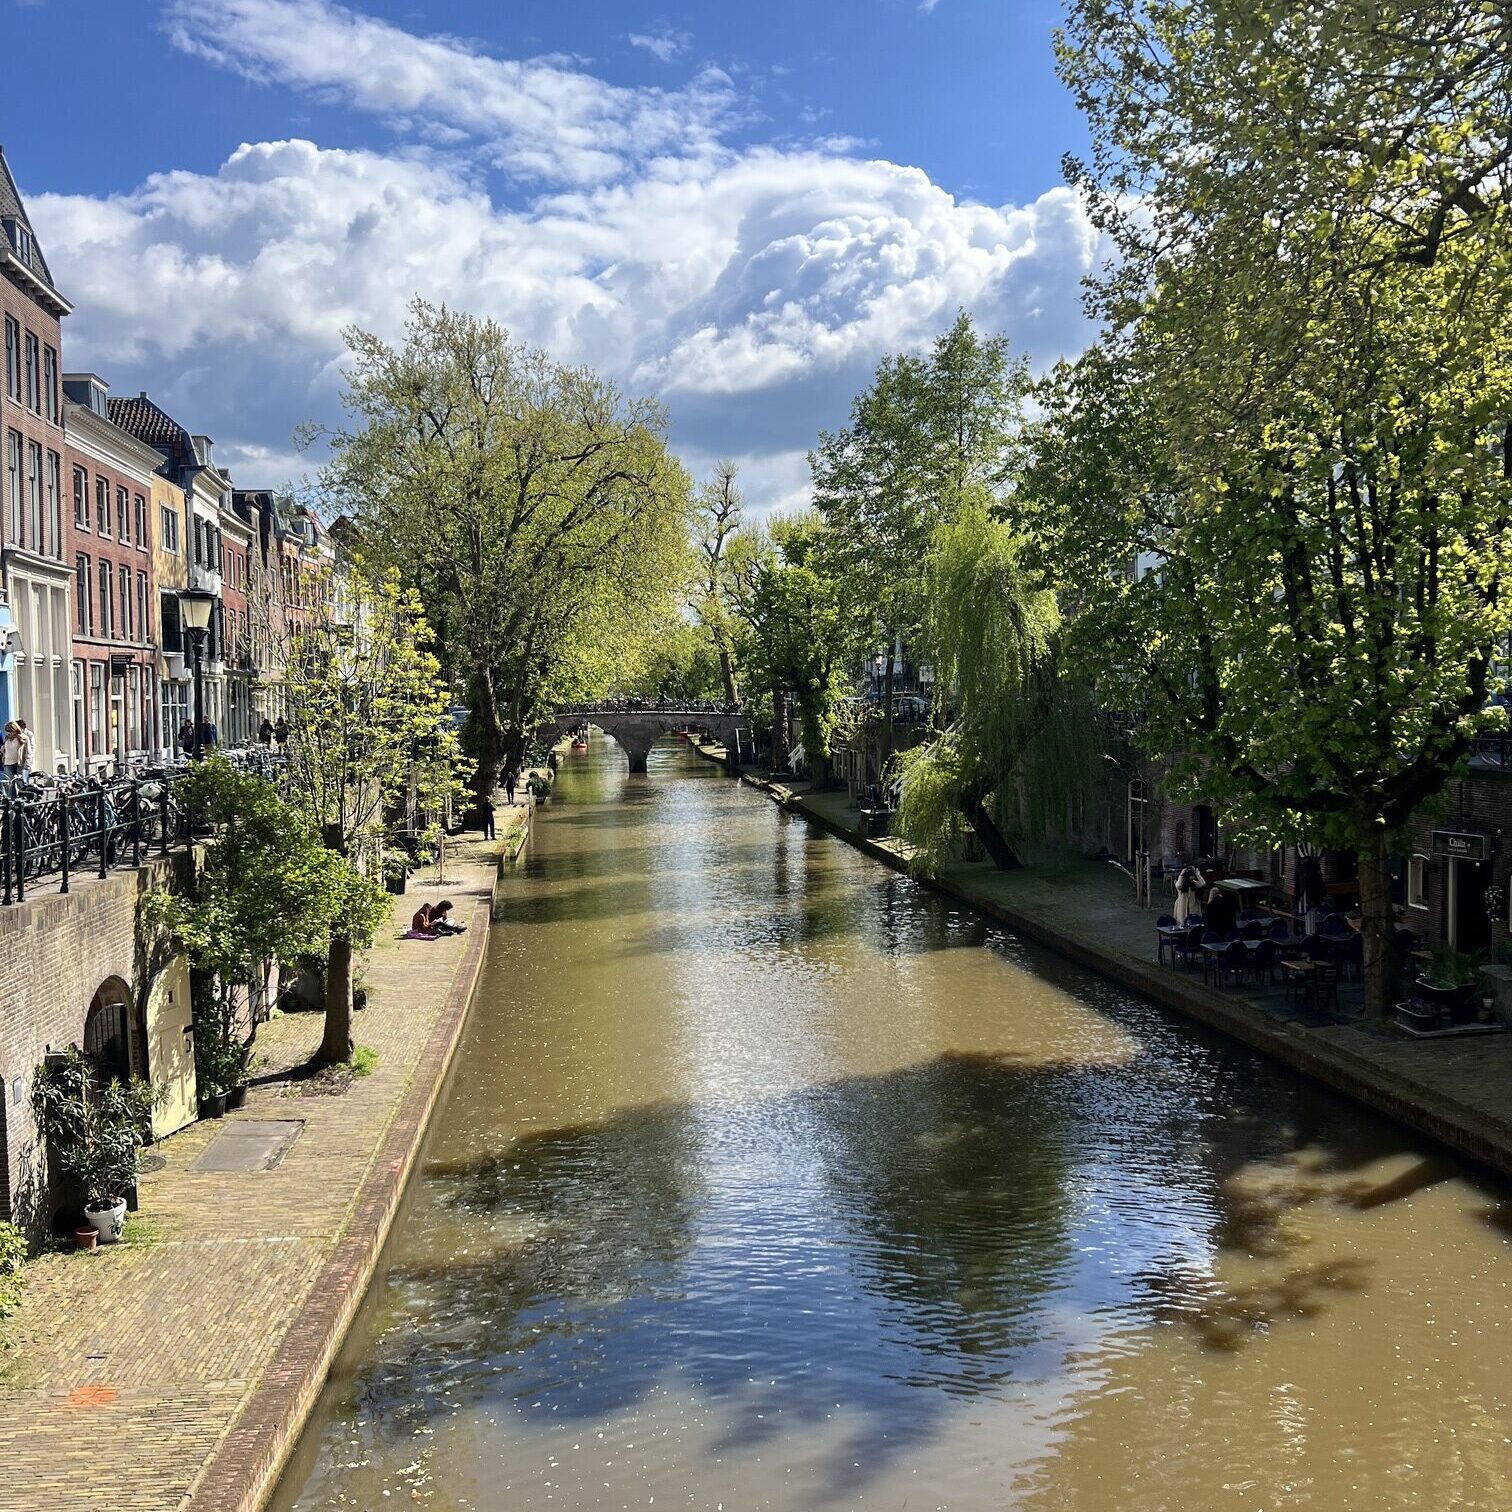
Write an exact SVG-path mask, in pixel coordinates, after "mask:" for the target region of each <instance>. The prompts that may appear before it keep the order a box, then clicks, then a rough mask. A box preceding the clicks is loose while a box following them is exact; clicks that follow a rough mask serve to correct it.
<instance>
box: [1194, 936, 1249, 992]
mask: <svg viewBox="0 0 1512 1512" xmlns="http://www.w3.org/2000/svg"><path fill="white" fill-rule="evenodd" d="M1249 956H1250V953H1249V951H1248V950H1246V949H1245V947H1244V943H1243V941H1241V940H1231V941H1230V942H1229V945H1228V949H1227V950H1225V951H1224V952H1223V954H1222V955H1217V956H1212V957H1211V958H1210V959H1211V961H1212V963H1213V972H1214V975H1215V976H1216V977H1217V980H1218V987H1219V990H1220V991H1221V990H1222V988H1223V979H1224V978H1225V977H1232V978H1233V979H1234V980H1235V981H1236V982H1239V981H1243V979H1244V975H1245V973H1246V972H1247V971H1248V970H1249ZM1203 980H1204V981H1206V980H1207V978H1206V977H1205V976H1204V978H1203Z"/></svg>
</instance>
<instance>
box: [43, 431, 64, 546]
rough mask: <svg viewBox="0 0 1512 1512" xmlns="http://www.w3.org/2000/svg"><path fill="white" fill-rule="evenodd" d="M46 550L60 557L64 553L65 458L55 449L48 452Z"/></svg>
mask: <svg viewBox="0 0 1512 1512" xmlns="http://www.w3.org/2000/svg"><path fill="white" fill-rule="evenodd" d="M39 549H40V548H39ZM46 551H47V554H48V556H55V557H58V558H60V559H61V557H62V555H63V459H62V458H61V457H60V456H59V455H58V454H57V452H55V451H50V452H48V454H47V546H46Z"/></svg>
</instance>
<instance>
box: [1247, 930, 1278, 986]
mask: <svg viewBox="0 0 1512 1512" xmlns="http://www.w3.org/2000/svg"><path fill="white" fill-rule="evenodd" d="M1280 962H1281V947H1280V946H1279V945H1277V944H1276V942H1275V941H1274V940H1262V941H1261V942H1260V943H1259V944H1258V945H1257V946H1255V948H1254V949H1253V950H1252V951H1250V953H1249V973H1250V976H1251V978H1252V979H1253V980H1254V983H1255V985H1256V986H1257V987H1258V986H1259V985H1260V984H1261V983H1262V982H1269V983H1271V984H1272V985H1274V984H1275V980H1276V968H1277V966H1278V965H1279V964H1280Z"/></svg>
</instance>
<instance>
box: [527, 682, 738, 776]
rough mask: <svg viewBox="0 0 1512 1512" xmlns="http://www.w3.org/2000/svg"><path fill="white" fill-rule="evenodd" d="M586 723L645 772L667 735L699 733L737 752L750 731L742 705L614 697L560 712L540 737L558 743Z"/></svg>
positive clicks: (633, 766) (540, 731) (632, 767)
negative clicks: (648, 701)
mask: <svg viewBox="0 0 1512 1512" xmlns="http://www.w3.org/2000/svg"><path fill="white" fill-rule="evenodd" d="M584 724H592V725H597V726H598V728H599V729H601V730H602V731H603V732H604V733H605V734H606V735H612V736H613V737H614V739H615V740H616V741H617V742H618V743H619V744H620V745H621V746H623V747H624V749H625V755H626V756H627V757H628V758H629V761H630V770H631V772H644V771H645V770H646V764H647V758H648V757H649V756H650V754H651V747H652V746H654V745H655V744H656V742H657V741H658V740H660V739H661V737H662V736H663V735H670V734H672V733H673V732H674V731H677V730H699V731H701V732H703V733H705V734H707V735H709V736H711V737H712V738H714V739H716V740H722V741H723V742H724V744H725V748H726V749H727V750H734V749H736V747H737V742H738V740H739V737H740V736H741V735H742V734H743V733H745V732H746V731H747V730H749V728H750V725H749V723H748V722H747V720H746V715H745V711H744V710H743V709H742V708H740V707H739V706H734V705H730V706H716V707H714V708H710V707H707V706H705V707H703V708H699V707H698V706H697V705H692V704H690V705H687V706H685V707H676V706H672V705H666V704H646V703H643V702H639V701H637V700H633V699H626V700H620V699H615V700H612V701H608V702H605V703H600V704H573V705H571V706H569V707H567V708H562V709H558V710H557V711H556V714H555V717H554V718H552V719H550V720H548V721H546V722H545V723H544V724H542V725H541V726H540V728H539V729H538V730H537V732H536V733H537V735H538V737H540V738H541V739H543V740H551V741H555V740H560V739H561V738H562V737H563V736H564V735H570V734H571V733H572V732H573V731H574V730H576V729H578V728H579V727H580V726H582V725H584Z"/></svg>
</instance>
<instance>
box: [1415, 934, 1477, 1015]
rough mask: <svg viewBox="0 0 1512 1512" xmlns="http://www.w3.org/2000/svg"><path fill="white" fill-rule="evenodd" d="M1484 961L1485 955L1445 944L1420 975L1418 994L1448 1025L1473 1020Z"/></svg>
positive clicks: (1434, 954) (1416, 990) (1420, 1000)
mask: <svg viewBox="0 0 1512 1512" xmlns="http://www.w3.org/2000/svg"><path fill="white" fill-rule="evenodd" d="M1484 964H1485V956H1484V955H1483V954H1474V955H1472V954H1467V953H1464V952H1461V951H1458V950H1455V949H1454V947H1453V946H1451V945H1441V946H1439V948H1438V949H1437V950H1435V951H1434V952H1433V956H1432V959H1431V960H1430V961H1429V963H1428V966H1427V968H1426V970H1424V972H1423V973H1422V975H1421V976H1419V977H1418V979H1417V985H1416V988H1415V990H1414V996H1415V997H1416V998H1417V999H1418V1000H1419V1002H1421V1003H1423V1004H1424V1005H1426V1006H1431V1007H1432V1008H1434V1009H1436V1010H1437V1011H1438V1013H1439V1015H1440V1019H1441V1021H1442V1022H1443V1023H1444V1025H1445V1027H1448V1026H1449V1025H1452V1024H1466V1023H1469V1022H1470V1021H1471V1020H1472V1019H1473V1018H1474V1017H1475V1007H1474V1003H1473V1001H1472V998H1473V995H1474V993H1475V984H1476V978H1477V977H1478V975H1479V972H1480V968H1481V966H1482V965H1484Z"/></svg>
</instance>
